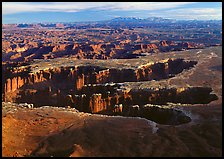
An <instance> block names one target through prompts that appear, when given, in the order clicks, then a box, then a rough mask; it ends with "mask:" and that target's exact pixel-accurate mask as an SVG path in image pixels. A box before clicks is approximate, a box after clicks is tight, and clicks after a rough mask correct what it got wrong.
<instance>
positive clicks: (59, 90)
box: [2, 59, 216, 114]
mask: <svg viewBox="0 0 224 159" xmlns="http://www.w3.org/2000/svg"><path fill="white" fill-rule="evenodd" d="M196 63H197V62H196V61H184V60H183V59H175V60H172V59H169V60H167V61H164V63H162V62H160V63H155V64H146V65H144V66H141V67H140V68H137V69H136V70H132V69H107V68H102V67H98V66H74V67H60V68H49V69H46V70H40V71H37V72H35V73H31V72H29V71H26V72H25V73H24V72H23V74H21V73H20V72H18V71H17V73H15V72H14V73H11V72H8V74H5V76H4V77H3V81H4V85H3V86H4V87H3V88H4V89H3V90H2V91H3V101H10V102H19V103H22V102H28V103H34V105H35V106H42V105H55V106H71V107H75V108H77V109H78V110H80V111H84V112H90V113H107V114H111V113H116V114H127V112H128V111H129V106H133V105H139V106H140V107H142V106H143V105H145V104H148V103H151V104H166V103H167V102H174V103H209V102H210V101H212V100H214V99H216V96H214V95H210V92H211V91H212V90H210V89H206V88H204V90H201V88H189V89H186V88H182V89H181V90H179V89H167V88H163V89H158V90H150V89H149V90H145V91H140V90H137V91H134V90H131V91H130V90H125V89H123V88H122V89H121V88H120V84H115V83H122V82H136V81H146V80H152V79H154V80H160V79H165V78H169V77H170V76H171V75H172V76H173V75H175V74H178V73H180V72H182V71H183V70H184V69H189V68H191V67H193V66H194V65H195V64H196ZM177 66H178V67H177ZM6 77H10V78H6ZM111 82H115V83H111ZM202 89H203V88H202ZM203 92H204V93H203ZM68 96H69V98H70V99H69V98H67V97H68ZM203 98H205V99H206V100H203ZM202 101H203V102H202ZM133 112H135V111H132V113H131V114H133Z"/></svg>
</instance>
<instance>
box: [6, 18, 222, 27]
mask: <svg viewBox="0 0 224 159" xmlns="http://www.w3.org/2000/svg"><path fill="white" fill-rule="evenodd" d="M181 22H183V23H184V22H212V23H217V22H218V23H220V22H222V20H176V19H167V18H162V17H148V18H145V19H143V18H137V17H117V18H114V19H110V20H103V21H88V22H87V21H86V22H55V23H46V22H43V23H33V24H28V23H22V24H16V25H17V27H31V26H33V25H40V26H42V27H57V24H65V25H69V26H70V25H75V24H83V25H85V24H97V23H98V24H120V23H125V24H148V23H160V24H161V23H181ZM8 25H9V26H10V25H11V26H12V25H15V24H2V26H8Z"/></svg>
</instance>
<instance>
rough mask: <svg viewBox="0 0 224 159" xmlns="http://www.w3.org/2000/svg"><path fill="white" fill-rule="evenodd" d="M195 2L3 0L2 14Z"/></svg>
mask: <svg viewBox="0 0 224 159" xmlns="http://www.w3.org/2000/svg"><path fill="white" fill-rule="evenodd" d="M192 3H196V2H169V3H164V2H84V3H83V2H3V3H2V13H3V14H15V13H21V12H43V11H46V12H47V11H48V12H78V11H82V10H88V9H95V10H121V11H138V10H148V11H152V10H161V9H172V8H177V7H180V6H184V5H187V4H192Z"/></svg>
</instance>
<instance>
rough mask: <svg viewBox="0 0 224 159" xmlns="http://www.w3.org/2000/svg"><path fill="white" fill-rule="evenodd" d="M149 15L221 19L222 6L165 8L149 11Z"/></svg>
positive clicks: (191, 18)
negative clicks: (158, 10)
mask: <svg viewBox="0 0 224 159" xmlns="http://www.w3.org/2000/svg"><path fill="white" fill-rule="evenodd" d="M149 15H150V16H158V17H164V18H175V19H188V20H193V19H200V20H209V19H219V20H220V19H221V18H222V8H221V7H220V8H179V9H171V10H165V11H161V12H151V13H149Z"/></svg>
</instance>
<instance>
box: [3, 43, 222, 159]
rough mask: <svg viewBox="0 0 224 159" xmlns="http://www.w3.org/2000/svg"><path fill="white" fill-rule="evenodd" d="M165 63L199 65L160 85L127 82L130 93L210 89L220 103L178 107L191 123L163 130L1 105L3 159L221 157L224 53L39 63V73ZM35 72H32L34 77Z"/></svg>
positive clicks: (141, 122)
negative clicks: (170, 60)
mask: <svg viewBox="0 0 224 159" xmlns="http://www.w3.org/2000/svg"><path fill="white" fill-rule="evenodd" d="M167 58H174V59H175V58H183V59H186V60H195V61H197V62H198V63H197V65H196V66H195V67H193V68H192V69H190V70H184V71H183V72H181V73H180V74H178V75H176V76H175V77H172V78H169V79H163V80H159V81H155V80H152V81H142V82H124V83H123V85H122V87H124V88H126V89H133V90H140V89H145V88H158V87H177V88H182V87H210V88H212V90H213V92H212V93H214V94H216V95H217V97H218V99H217V100H214V101H212V102H210V103H208V104H178V103H176V104H174V107H175V108H176V109H178V110H181V111H182V112H184V113H185V114H186V115H187V116H189V117H190V118H191V121H190V122H188V123H185V124H180V125H165V124H159V123H156V122H154V121H150V120H147V119H144V118H140V117H123V116H107V115H100V114H89V113H84V112H79V111H78V110H76V109H74V108H62V107H60V108H58V107H51V106H43V107H39V108H25V107H21V106H19V104H16V103H9V102H2V155H3V156H4V157H6V156H14V157H16V156H21V157H22V156H32V157H38V156H42V157H43V156H53V157H56V156H65V157H68V156H70V157H78V156H89V157H90V156H91V157H92V156H108V157H109V156H110V157H115V156H116V157H118V156H130V157H132V156H133V157H137V156H144V157H154V156H156V157H159V156H162V157H178V156H181V157H197V156H200V157H218V156H222V47H209V48H206V49H199V50H188V51H182V52H170V53H159V54H153V55H146V56H144V57H140V58H136V59H117V60H116V59H113V60H73V59H69V58H62V59H52V60H37V61H35V62H34V63H33V64H32V66H33V68H37V69H45V68H48V67H59V66H63V65H66V66H68V65H74V64H75V65H91V66H92V65H95V66H103V67H105V68H120V69H124V68H135V67H138V66H140V65H144V64H147V63H150V62H156V61H162V60H166V59H167ZM35 71H37V70H35V69H33V72H35Z"/></svg>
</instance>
